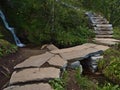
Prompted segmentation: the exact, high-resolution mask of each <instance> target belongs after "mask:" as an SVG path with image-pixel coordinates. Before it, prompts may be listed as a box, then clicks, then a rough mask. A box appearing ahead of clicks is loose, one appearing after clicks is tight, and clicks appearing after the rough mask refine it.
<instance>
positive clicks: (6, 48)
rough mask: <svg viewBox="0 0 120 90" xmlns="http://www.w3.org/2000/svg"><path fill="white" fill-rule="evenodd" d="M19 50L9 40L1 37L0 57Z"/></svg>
mask: <svg viewBox="0 0 120 90" xmlns="http://www.w3.org/2000/svg"><path fill="white" fill-rule="evenodd" d="M16 51H17V47H16V46H15V45H13V44H10V43H9V42H7V41H5V40H3V39H0V57H1V56H5V55H8V54H10V53H15V52H16Z"/></svg>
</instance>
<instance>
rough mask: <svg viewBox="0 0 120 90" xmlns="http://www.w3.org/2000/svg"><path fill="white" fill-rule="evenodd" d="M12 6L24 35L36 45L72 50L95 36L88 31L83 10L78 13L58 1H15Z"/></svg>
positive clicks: (13, 0)
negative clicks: (71, 47)
mask: <svg viewBox="0 0 120 90" xmlns="http://www.w3.org/2000/svg"><path fill="white" fill-rule="evenodd" d="M68 2H69V3H71V2H73V0H69V1H67V3H68ZM12 3H13V7H14V8H15V11H16V18H17V19H16V20H17V22H19V25H17V26H19V27H20V29H22V31H21V34H23V33H24V34H26V36H27V39H28V40H29V41H30V42H32V43H34V44H44V43H51V42H52V43H54V44H56V45H58V46H60V47H68V46H74V45H77V44H82V43H85V42H87V41H88V38H91V37H92V36H93V33H92V32H91V31H90V30H89V29H88V28H87V23H86V21H87V19H86V18H85V17H84V10H82V9H81V10H75V9H73V8H69V7H66V6H64V5H62V4H60V3H59V2H56V1H55V0H21V1H18V0H12ZM77 4H80V3H77ZM73 5H75V4H73ZM53 7H54V10H53ZM53 19H54V20H53ZM19 32H20V31H19ZM21 34H20V35H21Z"/></svg>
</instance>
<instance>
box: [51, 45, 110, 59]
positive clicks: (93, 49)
mask: <svg viewBox="0 0 120 90" xmlns="http://www.w3.org/2000/svg"><path fill="white" fill-rule="evenodd" d="M108 48H109V47H108V46H103V45H97V44H92V43H86V44H83V45H79V46H76V47H71V48H66V49H61V50H54V51H51V53H57V54H59V55H60V56H61V57H62V58H63V59H64V60H81V59H83V58H87V57H88V56H89V55H91V54H93V53H98V52H100V51H105V50H106V49H108Z"/></svg>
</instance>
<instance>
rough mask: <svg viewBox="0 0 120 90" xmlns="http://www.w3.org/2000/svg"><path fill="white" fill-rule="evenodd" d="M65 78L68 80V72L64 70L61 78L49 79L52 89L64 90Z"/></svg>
mask: <svg viewBox="0 0 120 90" xmlns="http://www.w3.org/2000/svg"><path fill="white" fill-rule="evenodd" d="M67 80H68V72H67V71H64V72H63V75H62V78H56V79H54V80H50V81H49V83H50V85H51V86H52V87H53V88H54V90H65V87H66V84H67Z"/></svg>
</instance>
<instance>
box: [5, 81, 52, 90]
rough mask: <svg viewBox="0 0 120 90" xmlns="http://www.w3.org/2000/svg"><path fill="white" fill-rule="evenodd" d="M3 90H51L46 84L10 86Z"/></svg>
mask: <svg viewBox="0 0 120 90" xmlns="http://www.w3.org/2000/svg"><path fill="white" fill-rule="evenodd" d="M4 90H53V89H52V87H51V86H50V85H49V84H47V83H39V84H28V85H23V86H10V87H7V88H5V89H4Z"/></svg>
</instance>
